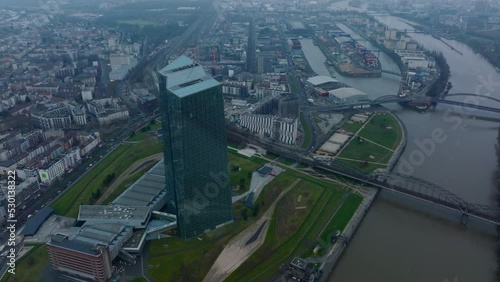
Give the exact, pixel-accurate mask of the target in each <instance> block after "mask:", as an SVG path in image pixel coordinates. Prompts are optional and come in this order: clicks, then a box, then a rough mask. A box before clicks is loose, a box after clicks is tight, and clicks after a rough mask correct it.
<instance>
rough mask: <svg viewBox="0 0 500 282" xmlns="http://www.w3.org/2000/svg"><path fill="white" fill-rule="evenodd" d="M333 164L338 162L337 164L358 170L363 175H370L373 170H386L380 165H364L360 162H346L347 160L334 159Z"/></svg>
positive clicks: (384, 166)
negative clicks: (343, 164)
mask: <svg viewBox="0 0 500 282" xmlns="http://www.w3.org/2000/svg"><path fill="white" fill-rule="evenodd" d="M335 162H338V163H345V164H347V165H349V166H351V167H353V168H355V169H357V170H360V171H362V172H365V173H371V172H374V171H375V170H377V169H379V168H386V167H387V165H380V164H371V163H368V164H364V163H362V162H357V161H348V160H339V159H336V160H335Z"/></svg>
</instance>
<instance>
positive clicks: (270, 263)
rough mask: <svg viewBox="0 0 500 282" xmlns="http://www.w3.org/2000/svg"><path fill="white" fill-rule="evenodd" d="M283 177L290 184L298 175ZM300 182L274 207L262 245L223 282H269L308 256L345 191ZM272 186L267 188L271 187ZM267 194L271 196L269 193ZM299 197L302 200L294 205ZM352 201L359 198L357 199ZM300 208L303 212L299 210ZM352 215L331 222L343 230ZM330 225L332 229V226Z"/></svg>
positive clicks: (321, 182)
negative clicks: (285, 265) (286, 266)
mask: <svg viewBox="0 0 500 282" xmlns="http://www.w3.org/2000/svg"><path fill="white" fill-rule="evenodd" d="M285 174H286V177H287V178H289V179H290V180H293V179H296V176H297V175H298V174H300V173H297V172H286V173H285ZM301 178H302V180H301V182H300V183H299V184H298V185H297V186H296V187H294V188H293V189H292V190H291V191H290V192H289V193H288V194H287V196H286V197H285V198H283V199H282V200H281V201H280V202H279V204H278V205H277V206H276V210H275V214H274V216H273V219H272V221H271V224H270V226H269V229H268V233H267V236H266V240H265V242H264V245H262V246H261V247H260V248H259V249H258V250H257V251H256V252H255V253H254V254H253V255H251V256H250V258H249V259H248V260H247V261H245V262H244V263H243V264H242V265H241V266H240V267H239V268H238V269H237V270H236V271H235V272H233V273H232V274H231V275H230V276H229V277H228V279H226V280H225V281H271V280H272V279H273V278H274V277H275V276H276V275H277V273H278V268H279V266H280V265H281V264H283V263H287V262H289V261H290V260H291V259H292V258H293V257H294V256H303V255H309V254H311V253H312V250H313V249H314V247H315V246H316V244H317V243H318V241H319V240H320V235H321V234H320V233H321V231H322V230H323V227H324V226H325V225H326V224H327V223H328V221H329V220H330V218H331V216H332V214H333V212H334V211H335V210H336V209H337V207H338V206H339V204H340V200H341V199H342V198H343V195H344V193H345V191H343V190H342V189H340V187H338V186H335V185H333V184H329V183H325V182H323V181H320V180H317V179H312V178H309V177H301ZM309 180H311V181H309ZM276 183H277V182H275V184H276ZM272 184H273V183H271V184H270V185H271V187H269V188H272V187H273V185H272ZM280 186H281V185H280ZM269 188H267V189H269ZM283 188H284V187H283ZM283 188H281V189H280V190H279V191H281V190H282V189H283ZM268 193H271V194H272V191H271V192H270V191H268ZM300 195H302V198H301V199H300V202H298V198H299V196H300ZM354 197H359V198H361V197H360V196H354ZM303 201H305V202H303ZM292 204H293V208H292ZM302 206H305V207H306V208H305V209H302V208H301V207H302ZM356 207H357V206H356ZM296 208H299V209H296ZM341 210H342V208H341ZM353 212H354V211H353ZM353 212H352V213H353ZM352 213H351V214H350V215H347V212H346V213H342V214H339V215H338V217H337V216H336V217H335V218H334V219H333V220H332V221H331V222H335V223H336V224H337V225H338V226H342V225H344V226H345V223H344V224H343V222H344V221H345V220H346V219H347V220H349V219H350V218H351V216H352ZM297 225H298V226H297ZM331 225H332V226H334V225H333V223H331ZM334 227H337V226H334Z"/></svg>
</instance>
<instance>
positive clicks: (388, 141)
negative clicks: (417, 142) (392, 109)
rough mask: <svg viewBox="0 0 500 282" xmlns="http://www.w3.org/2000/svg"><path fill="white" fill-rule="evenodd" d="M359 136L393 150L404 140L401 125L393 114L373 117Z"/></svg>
mask: <svg viewBox="0 0 500 282" xmlns="http://www.w3.org/2000/svg"><path fill="white" fill-rule="evenodd" d="M358 135H359V136H361V137H363V138H366V139H369V140H371V141H373V142H375V143H378V144H380V145H382V146H384V147H387V148H391V149H393V150H394V149H395V148H396V147H397V146H398V145H399V143H400V142H401V138H402V133H401V128H400V126H399V123H398V122H397V121H396V119H395V118H394V117H393V116H392V115H391V114H377V115H375V116H373V117H372V119H371V120H370V121H369V122H368V124H367V125H366V126H365V127H364V128H363V130H361V132H359V134H358Z"/></svg>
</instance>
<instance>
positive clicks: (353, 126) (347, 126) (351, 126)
mask: <svg viewBox="0 0 500 282" xmlns="http://www.w3.org/2000/svg"><path fill="white" fill-rule="evenodd" d="M362 126H363V124H362V123H359V122H352V121H346V122H345V123H344V124H343V125H342V129H344V130H345V131H349V132H351V133H356V132H358V130H359V129H360V128H361V127H362Z"/></svg>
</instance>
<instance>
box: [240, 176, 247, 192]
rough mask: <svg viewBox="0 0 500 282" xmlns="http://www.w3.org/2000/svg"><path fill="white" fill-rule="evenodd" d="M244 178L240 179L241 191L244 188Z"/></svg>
mask: <svg viewBox="0 0 500 282" xmlns="http://www.w3.org/2000/svg"><path fill="white" fill-rule="evenodd" d="M245 182H246V181H245V178H240V187H241V189H243V188H244V187H245Z"/></svg>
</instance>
